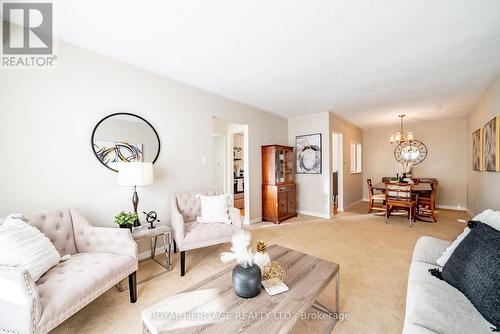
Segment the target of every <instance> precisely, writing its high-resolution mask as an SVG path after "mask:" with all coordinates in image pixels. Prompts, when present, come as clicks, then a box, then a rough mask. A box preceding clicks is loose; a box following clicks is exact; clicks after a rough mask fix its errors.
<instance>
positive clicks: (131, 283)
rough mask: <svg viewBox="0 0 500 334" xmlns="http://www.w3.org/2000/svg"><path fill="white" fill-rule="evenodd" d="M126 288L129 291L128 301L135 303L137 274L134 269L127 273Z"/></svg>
mask: <svg viewBox="0 0 500 334" xmlns="http://www.w3.org/2000/svg"><path fill="white" fill-rule="evenodd" d="M128 288H129V291H130V302H131V303H135V302H136V301H137V275H136V272H135V271H134V272H133V273H132V274H130V275H128Z"/></svg>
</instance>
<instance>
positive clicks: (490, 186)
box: [466, 77, 500, 214]
mask: <svg viewBox="0 0 500 334" xmlns="http://www.w3.org/2000/svg"><path fill="white" fill-rule="evenodd" d="M499 115H500V77H499V78H498V79H497V80H496V81H495V82H494V83H493V84H492V85H491V87H490V88H489V89H488V90H487V91H486V92H485V93H484V94H483V96H482V97H481V99H480V100H479V102H478V103H477V104H476V106H475V107H474V108H473V110H472V112H471V113H470V114H469V115H468V118H467V141H468V145H467V155H466V156H467V159H466V161H467V165H466V167H467V208H468V209H469V210H470V211H471V212H472V213H473V214H477V213H479V212H481V211H483V210H485V209H489V208H490V209H495V210H500V173H498V172H478V171H474V170H472V132H474V131H475V130H477V129H479V128H481V127H483V126H484V125H485V124H486V123H487V122H489V121H490V120H491V119H493V117H495V116H499Z"/></svg>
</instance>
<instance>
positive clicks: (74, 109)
mask: <svg viewBox="0 0 500 334" xmlns="http://www.w3.org/2000/svg"><path fill="white" fill-rule="evenodd" d="M58 56H59V57H58V61H59V64H58V67H57V68H55V69H47V70H36V69H28V70H8V71H1V73H0V87H1V89H0V113H1V122H0V142H1V143H2V144H3V153H2V155H1V156H2V157H1V158H0V159H1V161H0V184H1V185H2V191H1V196H0V217H1V216H5V215H7V214H9V213H12V212H25V213H29V212H36V211H39V210H50V209H57V208H60V207H75V208H77V209H79V210H81V211H82V213H83V214H84V215H85V216H87V217H88V218H89V219H90V220H91V222H92V223H93V224H95V225H101V226H113V224H114V223H113V217H114V215H115V214H117V213H118V212H119V211H121V210H130V209H132V204H131V197H132V190H131V189H129V188H126V187H119V186H118V185H117V174H116V173H114V172H112V171H110V170H108V169H107V168H105V167H104V166H102V165H101V164H100V163H99V162H98V161H97V159H96V157H95V156H94V153H93V151H92V147H91V145H90V136H91V133H92V129H93V128H94V125H95V124H96V123H97V122H98V121H99V120H100V119H101V118H103V117H104V116H106V115H109V114H111V113H115V112H132V113H136V114H138V115H140V116H142V117H144V118H145V119H146V120H148V121H149V122H150V123H151V124H152V125H153V126H154V127H155V128H156V130H157V131H158V134H159V136H160V140H161V152H160V156H159V158H158V161H157V162H156V164H155V165H154V172H155V182H154V184H153V185H151V186H146V187H141V188H139V189H138V192H139V197H140V203H139V209H140V211H142V210H156V211H157V212H158V213H159V218H160V219H161V220H162V222H165V223H168V221H169V212H170V209H169V199H170V197H171V196H172V194H173V193H174V192H177V191H184V190H197V189H205V188H211V187H212V186H213V162H212V159H213V153H212V145H213V141H212V117H213V116H217V117H220V118H223V119H224V120H227V121H229V122H234V123H239V124H248V131H249V134H250V135H249V138H248V140H249V156H250V161H251V162H252V163H251V164H250V168H249V180H248V182H249V185H250V193H251V198H250V201H249V206H250V207H249V212H250V218H251V219H259V218H260V217H261V163H260V161H261V148H260V146H261V145H265V144H287V143H288V139H287V124H288V122H287V120H286V119H284V118H281V117H277V116H274V115H271V114H269V113H266V112H263V111H261V110H258V109H255V108H252V107H249V106H245V105H242V104H239V103H235V102H232V101H229V100H227V99H224V98H221V97H218V96H215V95H213V94H209V93H207V92H204V91H202V90H199V89H196V88H193V87H190V86H187V85H185V84H181V83H179V82H176V81H173V80H170V79H168V78H165V77H162V76H160V75H156V74H153V73H151V72H148V71H145V70H143V69H140V68H137V67H134V66H131V65H128V64H125V63H122V62H118V61H115V60H113V59H110V58H107V57H104V56H101V55H98V54H96V53H93V52H90V51H87V50H84V49H82V48H79V47H75V46H73V45H70V44H67V43H63V42H59V43H58ZM203 157H205V158H206V159H207V163H206V164H205V165H202V163H201V161H202V158H203Z"/></svg>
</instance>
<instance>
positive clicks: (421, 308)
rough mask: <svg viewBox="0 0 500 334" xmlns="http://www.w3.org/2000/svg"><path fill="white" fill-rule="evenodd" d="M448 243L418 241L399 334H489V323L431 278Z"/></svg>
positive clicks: (454, 292) (459, 296)
mask: <svg viewBox="0 0 500 334" xmlns="http://www.w3.org/2000/svg"><path fill="white" fill-rule="evenodd" d="M450 244H451V243H450V242H448V241H445V240H440V239H436V238H431V237H421V238H420V239H418V241H417V244H416V245H415V250H414V252H413V260H412V264H411V266H410V272H409V277H408V293H407V296H406V315H405V323H404V329H403V334H430V333H441V334H448V333H449V334H452V333H453V334H461V333H464V334H465V333H467V334H469V333H474V334H482V333H485V334H486V333H488V334H491V326H492V325H491V324H490V323H489V322H488V321H486V319H484V318H483V317H482V316H481V314H479V312H478V311H477V310H476V309H475V308H474V306H473V305H472V304H471V303H470V302H469V300H468V299H467V298H466V297H465V296H464V295H463V294H462V293H461V292H460V291H458V290H457V289H455V288H454V287H453V286H451V285H449V284H448V283H446V282H445V281H442V280H439V279H437V278H436V277H434V276H431V274H430V273H429V269H431V268H440V266H439V265H438V264H437V263H436V260H437V259H438V258H439V257H440V256H441V254H442V253H443V251H444V250H445V249H446V247H448V246H449V245H450Z"/></svg>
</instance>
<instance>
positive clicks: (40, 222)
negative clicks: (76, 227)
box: [24, 209, 77, 256]
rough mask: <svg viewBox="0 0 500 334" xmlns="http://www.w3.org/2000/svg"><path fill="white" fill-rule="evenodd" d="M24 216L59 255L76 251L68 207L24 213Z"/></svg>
mask: <svg viewBox="0 0 500 334" xmlns="http://www.w3.org/2000/svg"><path fill="white" fill-rule="evenodd" d="M24 218H25V221H26V222H27V223H29V224H31V225H32V226H34V227H36V228H37V229H39V230H40V231H41V232H42V233H43V234H45V236H46V237H47V238H49V240H50V241H51V242H52V244H54V246H55V247H56V249H57V251H58V252H59V254H60V255H61V256H63V255H66V254H75V253H76V252H77V250H76V244H75V236H74V234H73V223H72V221H71V215H70V213H69V209H61V210H57V211H52V212H42V213H36V214H32V215H25V216H24Z"/></svg>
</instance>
